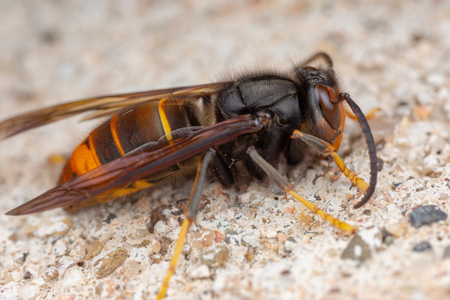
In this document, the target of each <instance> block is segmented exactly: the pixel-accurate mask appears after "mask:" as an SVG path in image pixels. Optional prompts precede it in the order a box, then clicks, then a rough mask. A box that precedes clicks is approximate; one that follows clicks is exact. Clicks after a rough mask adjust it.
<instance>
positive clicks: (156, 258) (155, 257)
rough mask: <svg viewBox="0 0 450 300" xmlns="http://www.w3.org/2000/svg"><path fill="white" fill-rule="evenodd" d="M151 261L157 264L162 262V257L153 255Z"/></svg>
mask: <svg viewBox="0 0 450 300" xmlns="http://www.w3.org/2000/svg"><path fill="white" fill-rule="evenodd" d="M152 261H153V262H154V263H155V264H159V263H160V262H161V261H162V256H161V255H159V254H155V255H153V256H152Z"/></svg>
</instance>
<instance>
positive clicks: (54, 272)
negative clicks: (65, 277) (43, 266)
mask: <svg viewBox="0 0 450 300" xmlns="http://www.w3.org/2000/svg"><path fill="white" fill-rule="evenodd" d="M58 275H59V272H58V268H57V267H55V266H51V267H50V268H48V269H47V270H45V272H44V279H45V280H46V281H50V280H52V279H54V278H56V277H58Z"/></svg>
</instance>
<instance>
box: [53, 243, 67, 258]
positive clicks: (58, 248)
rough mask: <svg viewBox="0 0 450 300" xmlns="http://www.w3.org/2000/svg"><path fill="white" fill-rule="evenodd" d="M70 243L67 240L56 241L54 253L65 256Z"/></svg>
mask: <svg viewBox="0 0 450 300" xmlns="http://www.w3.org/2000/svg"><path fill="white" fill-rule="evenodd" d="M68 250H69V249H68V243H67V241H65V240H57V241H56V243H55V247H54V248H53V253H54V254H55V255H56V256H63V255H66V254H67V251H68Z"/></svg>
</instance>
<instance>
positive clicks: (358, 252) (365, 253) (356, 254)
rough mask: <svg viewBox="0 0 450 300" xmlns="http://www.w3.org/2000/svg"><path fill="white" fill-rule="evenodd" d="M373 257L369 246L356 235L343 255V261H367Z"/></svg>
mask: <svg viewBox="0 0 450 300" xmlns="http://www.w3.org/2000/svg"><path fill="white" fill-rule="evenodd" d="M371 257H372V252H371V251H370V247H369V245H368V244H367V243H366V242H365V241H364V240H363V239H362V238H361V236H359V235H355V236H354V237H353V238H352V240H351V241H350V242H349V243H348V246H347V248H345V249H344V251H343V252H342V254H341V258H342V259H352V260H358V261H361V262H362V261H365V260H367V259H369V258H371Z"/></svg>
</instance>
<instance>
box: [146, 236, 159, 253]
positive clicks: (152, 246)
mask: <svg viewBox="0 0 450 300" xmlns="http://www.w3.org/2000/svg"><path fill="white" fill-rule="evenodd" d="M149 247H150V249H151V250H152V251H153V253H159V251H161V243H160V242H159V241H158V240H155V239H151V240H150V243H149Z"/></svg>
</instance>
